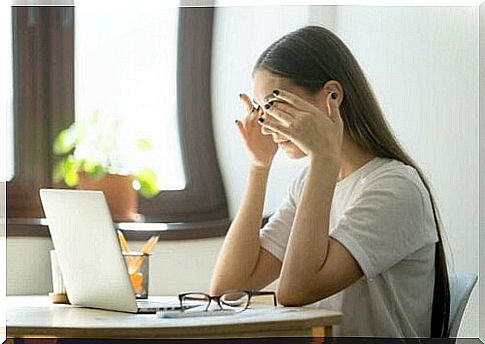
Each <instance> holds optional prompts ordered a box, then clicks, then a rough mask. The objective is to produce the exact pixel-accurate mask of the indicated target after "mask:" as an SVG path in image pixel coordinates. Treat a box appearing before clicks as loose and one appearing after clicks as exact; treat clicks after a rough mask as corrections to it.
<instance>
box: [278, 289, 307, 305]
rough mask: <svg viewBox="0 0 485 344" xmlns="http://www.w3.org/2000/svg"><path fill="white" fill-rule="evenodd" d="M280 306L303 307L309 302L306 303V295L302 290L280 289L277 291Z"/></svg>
mask: <svg viewBox="0 0 485 344" xmlns="http://www.w3.org/2000/svg"><path fill="white" fill-rule="evenodd" d="M276 300H277V301H278V304H280V305H282V306H285V307H301V306H304V305H306V304H308V303H309V302H305V295H303V291H302V290H301V289H300V288H288V287H281V286H280V287H279V288H278V290H277V291H276Z"/></svg>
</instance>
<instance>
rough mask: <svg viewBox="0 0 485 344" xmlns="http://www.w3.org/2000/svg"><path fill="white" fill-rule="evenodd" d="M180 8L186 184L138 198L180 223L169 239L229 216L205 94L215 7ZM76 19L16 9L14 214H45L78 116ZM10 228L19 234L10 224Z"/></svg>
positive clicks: (62, 10) (210, 232)
mask: <svg viewBox="0 0 485 344" xmlns="http://www.w3.org/2000/svg"><path fill="white" fill-rule="evenodd" d="M178 12H179V13H178V16H177V20H178V23H179V24H178V30H177V37H178V39H177V47H176V48H175V47H174V49H176V51H177V54H176V56H177V69H176V90H177V92H176V109H177V111H176V112H177V126H178V133H179V141H180V151H181V153H182V154H181V156H182V159H181V160H182V166H183V170H184V171H185V173H184V177H185V187H184V188H183V189H180V188H179V189H178V190H177V188H173V189H169V190H165V191H163V192H162V193H160V194H159V195H158V196H157V197H155V198H154V199H150V200H147V199H143V198H139V211H140V212H141V213H142V214H144V215H145V218H146V220H147V221H149V222H170V223H172V222H180V223H182V224H178V225H176V226H168V227H167V228H168V229H170V228H171V227H172V228H173V229H174V230H173V231H171V230H166V231H163V232H161V235H162V237H164V238H169V239H170V238H181V237H204V236H215V235H222V234H224V233H225V232H226V230H227V227H228V223H229V221H228V213H227V206H226V199H225V193H224V188H223V184H222V178H221V174H220V171H219V167H218V162H217V158H216V153H215V146H214V139H213V134H212V120H211V107H210V102H208V101H207V99H210V65H211V40H212V20H213V9H212V8H190V7H184V8H180V9H179V10H178ZM115 13H116V12H113V15H114V14H115ZM74 21H75V16H74V7H14V9H13V32H14V35H13V37H14V38H13V60H14V116H15V131H14V132H15V158H16V160H15V161H16V163H15V175H14V178H13V179H12V181H10V182H9V183H8V185H7V207H8V208H7V214H8V217H9V218H39V217H42V216H43V214H42V210H41V205H40V200H39V196H38V190H39V188H40V187H46V186H50V185H52V184H51V175H52V166H53V162H54V159H55V157H53V154H52V152H51V151H52V149H51V147H52V142H53V138H54V137H55V135H56V134H57V133H58V132H59V131H60V130H61V129H62V128H66V127H68V126H69V125H70V124H71V123H72V122H73V120H74ZM76 25H77V24H76ZM127 48H128V47H127ZM140 75H143V73H141V74H140ZM11 223H13V222H11ZM17 223H20V222H19V221H18V220H17ZM183 223H185V224H183ZM20 232H22V233H24V234H25V233H26V232H25V230H22V231H20V230H19V233H20ZM29 233H30V234H29V235H35V233H34V232H32V231H31V232H29ZM8 234H9V235H15V230H14V228H13V227H12V226H11V227H9V233H8ZM136 235H138V234H136ZM134 236H135V234H134Z"/></svg>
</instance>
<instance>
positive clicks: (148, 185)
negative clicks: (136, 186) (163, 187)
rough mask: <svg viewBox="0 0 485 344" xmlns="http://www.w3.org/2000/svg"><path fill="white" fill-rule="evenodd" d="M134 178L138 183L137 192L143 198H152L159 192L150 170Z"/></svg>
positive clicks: (145, 170) (154, 176)
mask: <svg viewBox="0 0 485 344" xmlns="http://www.w3.org/2000/svg"><path fill="white" fill-rule="evenodd" d="M134 177H135V180H137V181H138V182H139V183H140V190H138V192H139V193H140V195H142V196H143V197H145V198H152V197H155V196H156V195H158V193H159V192H160V190H159V189H158V185H157V175H156V174H155V172H153V171H152V170H150V169H144V170H142V171H141V172H140V173H138V174H137V175H135V176H134Z"/></svg>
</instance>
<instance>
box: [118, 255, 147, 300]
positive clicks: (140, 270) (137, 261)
mask: <svg viewBox="0 0 485 344" xmlns="http://www.w3.org/2000/svg"><path fill="white" fill-rule="evenodd" d="M123 257H125V262H126V267H127V270H128V275H129V276H130V282H131V286H132V287H133V292H134V293H135V297H136V298H137V299H146V298H147V297H148V281H149V272H150V265H149V264H150V254H149V253H142V252H123Z"/></svg>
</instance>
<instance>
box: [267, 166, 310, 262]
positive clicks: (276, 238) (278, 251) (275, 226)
mask: <svg viewBox="0 0 485 344" xmlns="http://www.w3.org/2000/svg"><path fill="white" fill-rule="evenodd" d="M306 170H307V169H306V168H305V169H303V170H302V171H301V172H300V174H299V175H298V176H297V177H296V178H295V179H294V180H293V181H292V183H291V185H290V187H289V188H288V191H287V193H286V196H285V198H284V199H283V201H282V203H281V204H280V206H279V208H278V209H277V210H276V212H275V213H274V214H273V215H272V216H271V217H270V218H269V220H268V222H267V223H266V225H265V226H264V227H263V228H261V230H260V232H259V238H260V245H261V247H262V248H264V249H265V250H266V251H268V252H270V253H271V254H272V255H273V256H275V257H276V258H278V259H279V260H280V261H281V262H283V258H284V256H285V251H286V247H287V246H288V240H289V238H290V233H291V227H292V226H293V221H294V219H295V214H296V208H297V205H298V202H299V199H300V196H301V190H302V188H303V183H304V181H303V180H304V176H305V175H306Z"/></svg>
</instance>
